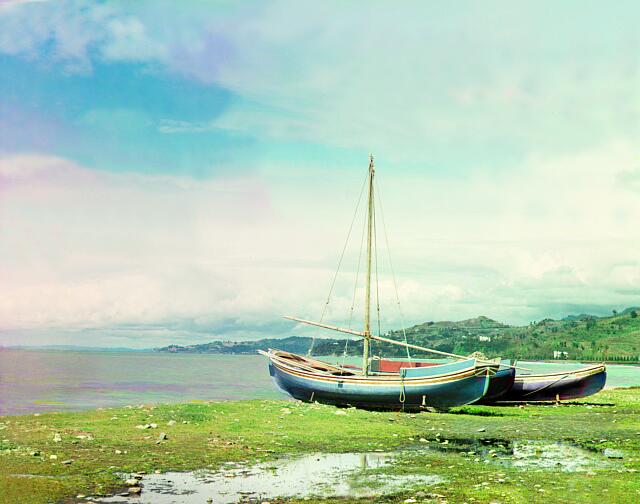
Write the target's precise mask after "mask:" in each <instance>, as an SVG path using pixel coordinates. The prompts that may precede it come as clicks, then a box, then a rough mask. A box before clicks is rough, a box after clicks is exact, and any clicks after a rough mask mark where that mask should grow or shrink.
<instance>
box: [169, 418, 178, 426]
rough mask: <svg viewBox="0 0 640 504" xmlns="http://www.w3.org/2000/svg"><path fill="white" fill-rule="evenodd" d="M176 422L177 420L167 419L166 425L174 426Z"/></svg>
mask: <svg viewBox="0 0 640 504" xmlns="http://www.w3.org/2000/svg"><path fill="white" fill-rule="evenodd" d="M176 423H177V422H176V421H175V420H169V421H168V422H167V425H168V426H170V427H172V426H174V425H175V424H176Z"/></svg>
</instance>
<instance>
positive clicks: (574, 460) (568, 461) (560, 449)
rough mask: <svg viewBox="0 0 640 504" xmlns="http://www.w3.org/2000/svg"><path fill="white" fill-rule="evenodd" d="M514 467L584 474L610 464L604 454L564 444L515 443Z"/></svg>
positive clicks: (511, 463) (511, 461)
mask: <svg viewBox="0 0 640 504" xmlns="http://www.w3.org/2000/svg"><path fill="white" fill-rule="evenodd" d="M507 463H508V464H509V465H511V466H513V467H519V468H526V469H555V470H557V471H562V472H582V471H589V470H592V469H596V468H602V467H605V466H607V465H609V463H608V462H607V461H606V460H604V459H603V456H602V454H600V453H598V452H593V451H589V450H585V449H584V448H579V447H577V446H574V445H570V444H564V443H553V444H549V443H542V442H536V441H528V442H514V443H513V459H512V460H509V461H507Z"/></svg>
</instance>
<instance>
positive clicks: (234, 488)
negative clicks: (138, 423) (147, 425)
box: [94, 453, 443, 504]
mask: <svg viewBox="0 0 640 504" xmlns="http://www.w3.org/2000/svg"><path fill="white" fill-rule="evenodd" d="M393 460H394V455H393V454H389V453H324V454H315V455H307V456H304V457H300V458H295V459H284V460H276V461H272V462H264V463H260V464H257V465H254V466H245V465H241V464H231V463H229V464H226V465H225V468H224V469H222V470H220V471H215V472H212V471H195V472H187V473H178V472H173V473H171V472H170V473H165V474H152V475H147V476H145V477H144V478H143V480H142V485H143V490H142V495H141V496H137V497H136V496H129V497H120V496H114V497H108V498H103V499H97V502H110V503H118V504H120V503H122V504H125V503H126V504H129V503H138V504H143V503H153V504H172V503H184V504H189V503H194V504H195V503H197V504H203V503H205V502H207V499H211V500H212V502H215V503H231V502H238V501H245V502H246V501H258V502H260V501H261V500H265V499H273V498H276V497H285V498H287V497H298V498H304V497H312V496H318V497H375V496H380V495H385V494H389V493H393V492H396V491H400V490H402V489H403V488H404V487H406V486H407V485H409V484H411V485H416V484H421V485H433V484H436V483H440V482H442V481H443V479H442V478H441V477H440V476H437V475H427V474H425V475H415V474H411V475H407V476H389V475H385V477H384V480H383V481H382V478H378V473H377V471H376V469H377V468H381V467H383V466H386V465H389V464H391V463H392V462H393ZM94 500H95V499H94Z"/></svg>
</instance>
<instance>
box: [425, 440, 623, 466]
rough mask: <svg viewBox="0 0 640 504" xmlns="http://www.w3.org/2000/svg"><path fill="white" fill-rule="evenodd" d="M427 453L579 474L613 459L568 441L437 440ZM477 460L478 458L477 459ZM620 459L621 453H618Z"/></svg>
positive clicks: (608, 462) (608, 463) (604, 464)
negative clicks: (440, 453)
mask: <svg viewBox="0 0 640 504" xmlns="http://www.w3.org/2000/svg"><path fill="white" fill-rule="evenodd" d="M427 449H429V450H434V451H438V452H455V453H460V454H461V455H463V456H469V457H475V458H476V460H480V459H484V460H485V461H491V460H493V461H495V462H496V463H498V464H500V465H504V466H510V467H517V468H519V469H527V470H529V469H533V470H535V469H553V470H556V471H562V472H582V471H590V470H593V469H602V468H606V467H611V466H612V462H611V461H610V460H607V458H609V459H610V458H614V457H611V456H610V455H609V453H607V450H605V451H604V452H599V451H596V450H588V449H585V448H582V447H580V446H578V445H576V444H573V443H568V442H561V441H558V442H548V441H527V440H523V441H508V440H502V439H458V440H443V441H440V440H436V441H435V442H432V443H430V444H429V445H428V448H427ZM478 457H480V459H478ZM617 457H618V458H622V454H617Z"/></svg>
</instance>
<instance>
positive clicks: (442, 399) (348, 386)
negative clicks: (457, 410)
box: [268, 352, 490, 410]
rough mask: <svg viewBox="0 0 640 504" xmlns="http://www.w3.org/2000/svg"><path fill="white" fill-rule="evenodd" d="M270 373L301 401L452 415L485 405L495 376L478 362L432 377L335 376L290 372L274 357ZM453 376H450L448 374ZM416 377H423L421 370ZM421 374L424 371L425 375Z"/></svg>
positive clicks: (446, 368)
mask: <svg viewBox="0 0 640 504" xmlns="http://www.w3.org/2000/svg"><path fill="white" fill-rule="evenodd" d="M268 356H269V372H270V374H271V376H272V377H273V379H274V380H275V382H276V384H277V385H278V387H279V388H280V389H281V390H283V391H284V392H286V393H287V394H289V395H290V396H292V397H293V398H295V399H298V400H300V401H307V402H312V401H318V402H321V403H325V404H333V405H338V406H354V407H357V408H365V409H411V410H414V409H419V408H421V407H433V408H437V409H447V408H451V407H454V406H461V405H463V404H469V403H472V402H474V401H477V400H478V399H480V398H481V397H482V396H483V395H484V394H485V393H486V391H487V389H488V387H489V378H490V377H489V375H490V372H489V371H488V370H487V369H486V368H477V367H476V365H475V359H470V360H469V361H468V363H467V364H466V366H461V365H460V363H454V364H455V365H454V366H452V367H449V366H448V365H443V366H435V367H437V368H442V373H440V374H437V371H436V370H434V368H435V367H434V368H431V370H433V371H434V372H432V373H431V374H430V375H429V376H415V375H413V376H412V375H410V374H408V373H407V374H405V373H399V374H393V375H391V374H389V375H369V376H362V375H357V374H350V375H343V376H331V375H330V374H321V373H317V372H315V371H313V370H304V369H300V368H297V367H296V366H291V365H289V364H288V363H286V362H283V361H282V360H281V359H278V358H274V354H273V353H271V352H270V353H269V354H268ZM449 370H450V372H448V371H449ZM411 371H418V370H417V369H415V370H411ZM420 371H422V370H420Z"/></svg>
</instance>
